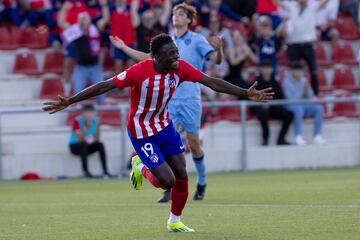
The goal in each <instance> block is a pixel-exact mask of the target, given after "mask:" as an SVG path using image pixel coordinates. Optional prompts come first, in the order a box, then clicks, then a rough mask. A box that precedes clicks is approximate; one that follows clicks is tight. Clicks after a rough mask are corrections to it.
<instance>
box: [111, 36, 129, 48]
mask: <svg viewBox="0 0 360 240" xmlns="http://www.w3.org/2000/svg"><path fill="white" fill-rule="evenodd" d="M109 38H110V41H111V43H112V44H113V45H114V46H115V47H117V48H119V49H123V48H124V47H125V46H126V45H125V43H124V41H123V40H122V39H120V38H118V37H116V36H110V37H109Z"/></svg>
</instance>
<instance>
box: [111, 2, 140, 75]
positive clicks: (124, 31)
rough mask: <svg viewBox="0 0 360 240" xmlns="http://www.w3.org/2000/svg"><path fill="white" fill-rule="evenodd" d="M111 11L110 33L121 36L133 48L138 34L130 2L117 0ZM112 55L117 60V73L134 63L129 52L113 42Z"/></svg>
mask: <svg viewBox="0 0 360 240" xmlns="http://www.w3.org/2000/svg"><path fill="white" fill-rule="evenodd" d="M110 12H111V14H110V34H111V35H112V36H116V37H119V38H121V39H122V40H123V41H124V42H125V44H126V45H128V46H130V47H132V48H133V47H134V46H135V40H136V38H135V37H136V36H135V30H134V28H133V24H132V21H131V14H130V4H128V3H127V1H126V0H116V1H115V4H114V5H112V6H111V8H110ZM120 26H121V27H120ZM111 55H112V58H113V59H114V60H115V73H119V72H122V71H124V70H125V68H127V67H129V66H131V65H132V64H133V63H134V62H133V61H132V60H131V58H130V57H129V56H128V55H127V54H125V53H124V52H123V51H121V50H120V49H118V48H116V47H114V46H113V45H112V44H111Z"/></svg>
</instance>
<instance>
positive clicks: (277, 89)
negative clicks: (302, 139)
mask: <svg viewBox="0 0 360 240" xmlns="http://www.w3.org/2000/svg"><path fill="white" fill-rule="evenodd" d="M255 81H257V82H258V86H257V87H256V88H257V89H265V88H269V87H271V88H272V90H273V91H274V93H275V95H274V99H285V97H284V93H283V91H282V89H281V86H280V84H279V83H278V81H277V80H276V79H275V74H274V72H273V69H272V62H271V61H269V60H264V61H263V62H261V63H260V75H259V76H258V77H257V78H256V79H255ZM254 111H255V114H256V116H257V118H258V119H259V121H260V124H261V129H262V145H263V146H267V145H268V144H269V123H268V121H269V118H270V117H271V118H274V119H278V120H281V121H282V126H281V129H280V132H279V136H278V138H277V142H276V143H277V144H278V145H289V144H290V143H289V142H288V141H286V139H285V136H286V133H287V132H288V129H289V127H290V124H291V122H292V120H293V117H294V116H293V113H292V112H291V111H289V110H288V109H286V108H285V107H284V106H278V105H276V106H267V105H263V106H259V107H255V108H254Z"/></svg>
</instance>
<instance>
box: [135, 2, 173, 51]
mask: <svg viewBox="0 0 360 240" xmlns="http://www.w3.org/2000/svg"><path fill="white" fill-rule="evenodd" d="M138 11H139V0H133V1H132V3H131V20H132V26H133V27H134V28H135V31H136V39H137V47H136V48H137V50H139V51H141V52H149V51H150V49H149V47H150V46H149V45H150V40H151V38H152V37H154V36H156V35H158V34H160V33H163V32H165V28H166V26H167V24H168V20H169V17H170V14H171V2H170V0H165V1H164V7H163V12H162V14H161V16H160V17H159V18H157V17H156V16H155V12H154V11H153V10H152V9H148V10H145V11H144V12H143V13H142V14H141V17H140V15H139V13H138Z"/></svg>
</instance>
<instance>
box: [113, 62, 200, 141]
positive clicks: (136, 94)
mask: <svg viewBox="0 0 360 240" xmlns="http://www.w3.org/2000/svg"><path fill="white" fill-rule="evenodd" d="M202 76H203V73H202V72H200V71H199V70H197V69H195V68H194V67H193V66H191V65H190V64H189V63H187V62H185V61H183V60H179V68H178V70H171V71H170V72H169V73H167V74H161V73H158V72H157V71H156V70H155V68H154V60H153V59H148V60H145V61H142V62H139V63H137V64H135V65H134V66H132V67H130V68H128V69H127V70H125V71H124V72H122V73H120V74H119V75H117V76H115V77H114V83H115V85H116V87H117V88H119V89H123V88H125V87H131V90H130V111H129V115H128V122H127V128H128V130H129V132H130V134H131V136H132V137H134V138H138V139H139V138H146V137H150V136H152V135H154V134H156V133H158V132H160V131H161V130H163V129H164V128H165V127H166V126H167V125H169V123H170V115H169V112H168V103H169V101H170V99H171V97H172V95H173V94H174V92H175V90H176V88H177V87H178V86H179V84H180V83H181V82H183V81H192V82H199V81H200V79H201V78H202Z"/></svg>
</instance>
